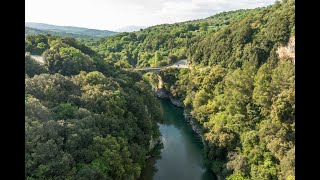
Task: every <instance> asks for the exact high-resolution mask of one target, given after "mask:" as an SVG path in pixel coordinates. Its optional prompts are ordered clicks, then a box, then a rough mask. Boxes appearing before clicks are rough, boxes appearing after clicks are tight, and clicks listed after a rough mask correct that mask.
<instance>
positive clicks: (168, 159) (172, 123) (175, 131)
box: [140, 100, 216, 180]
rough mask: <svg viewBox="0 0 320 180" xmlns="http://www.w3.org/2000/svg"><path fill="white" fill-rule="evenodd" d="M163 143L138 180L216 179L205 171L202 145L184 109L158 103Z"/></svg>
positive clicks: (166, 102) (165, 102)
mask: <svg viewBox="0 0 320 180" xmlns="http://www.w3.org/2000/svg"><path fill="white" fill-rule="evenodd" d="M160 105H161V113H162V114H163V117H164V123H162V124H159V126H160V132H161V139H162V142H163V144H162V145H159V146H157V147H156V148H155V150H154V151H153V152H152V154H151V155H152V157H151V158H150V159H149V160H148V162H147V166H146V168H144V169H143V171H142V173H141V178H140V180H216V178H215V176H214V175H213V174H212V173H211V172H210V171H209V170H208V169H206V168H205V166H204V156H203V151H202V148H203V145H202V143H201V141H200V139H199V138H197V137H196V135H195V134H194V133H193V131H192V128H191V125H190V124H188V123H187V122H186V121H185V119H184V116H183V109H182V108H178V107H175V106H174V105H172V104H171V102H170V101H166V100H160Z"/></svg>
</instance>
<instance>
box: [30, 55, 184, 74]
mask: <svg viewBox="0 0 320 180" xmlns="http://www.w3.org/2000/svg"><path fill="white" fill-rule="evenodd" d="M31 57H32V58H33V59H35V60H36V61H38V62H39V63H40V64H44V60H43V57H42V56H37V55H31ZM171 67H174V68H189V66H188V65H187V60H186V59H183V60H180V61H178V62H176V63H174V64H172V65H170V66H163V67H150V68H134V69H133V70H134V71H139V70H140V71H141V70H147V71H149V70H155V71H158V70H161V69H164V68H171Z"/></svg>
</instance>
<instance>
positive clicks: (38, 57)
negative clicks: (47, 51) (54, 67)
mask: <svg viewBox="0 0 320 180" xmlns="http://www.w3.org/2000/svg"><path fill="white" fill-rule="evenodd" d="M31 57H32V58H33V59H34V60H36V61H38V62H39V63H40V64H44V60H43V57H42V56H38V55H31Z"/></svg>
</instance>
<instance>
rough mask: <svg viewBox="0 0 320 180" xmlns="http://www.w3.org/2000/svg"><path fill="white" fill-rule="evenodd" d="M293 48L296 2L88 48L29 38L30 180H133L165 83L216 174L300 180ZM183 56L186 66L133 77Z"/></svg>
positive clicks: (152, 133) (153, 131) (238, 179)
mask: <svg viewBox="0 0 320 180" xmlns="http://www.w3.org/2000/svg"><path fill="white" fill-rule="evenodd" d="M294 48H295V1H294V0H288V1H282V2H279V1H276V2H275V3H274V4H273V5H271V6H268V7H262V8H255V9H246V10H236V11H230V12H222V13H219V14H216V15H214V16H211V17H208V18H205V19H199V20H194V21H188V22H182V23H175V24H162V25H157V26H153V27H149V28H146V29H143V30H139V31H136V32H124V33H119V34H115V35H113V36H110V37H104V38H101V39H98V40H95V41H86V43H85V44H83V43H81V42H80V41H78V40H75V39H73V38H61V37H57V36H52V35H42V34H37V35H27V36H26V38H25V51H26V52H27V53H26V56H25V57H26V58H25V61H26V69H25V71H26V101H25V103H26V149H27V150H26V177H28V178H29V179H50V178H51V177H56V178H58V179H81V178H82V179H90V178H93V179H136V178H137V177H138V176H139V175H140V172H141V169H142V168H143V167H144V165H145V159H144V157H145V155H146V154H147V152H148V145H149V142H150V140H152V138H153V137H159V128H158V126H157V122H158V121H159V120H160V119H161V115H160V112H159V108H158V103H157V101H156V100H155V99H154V98H153V96H152V92H151V86H150V84H152V85H153V87H158V83H159V79H160V78H161V88H162V89H161V90H163V91H164V92H166V93H168V94H169V97H170V98H171V99H172V100H174V102H177V104H182V105H181V106H183V108H184V115H185V116H186V117H188V120H187V121H186V123H187V122H188V121H189V122H190V121H191V122H194V124H196V125H197V130H198V133H199V134H200V135H201V136H200V137H201V138H203V139H202V140H203V144H204V154H205V157H206V163H205V164H206V166H207V167H208V168H209V169H210V170H211V171H212V172H214V173H215V174H216V175H218V177H220V178H221V179H226V180H251V179H252V180H278V179H279V180H294V179H295V50H294ZM29 53H31V54H35V55H42V57H43V59H44V61H45V63H44V65H41V64H38V63H37V61H35V60H34V59H32V58H31V56H30V55H29ZM182 59H187V63H188V67H190V68H181V69H180V68H166V69H162V70H160V72H159V74H155V73H153V72H149V73H147V74H145V75H144V76H142V75H141V74H138V73H134V72H131V71H130V70H128V69H130V68H132V67H137V68H141V67H158V66H166V65H168V64H174V63H175V62H178V61H179V60H182ZM159 77H160V78H159ZM143 78H144V79H143ZM148 82H149V83H150V84H148ZM180 123H181V121H180ZM51 154H54V155H55V157H56V158H53V156H51ZM107 162H108V163H107ZM109 162H110V163H109ZM57 172H59V173H57Z"/></svg>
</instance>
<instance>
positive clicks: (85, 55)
mask: <svg viewBox="0 0 320 180" xmlns="http://www.w3.org/2000/svg"><path fill="white" fill-rule="evenodd" d="M29 42H30V44H29ZM35 43H37V46H33V45H34V44H35ZM27 50H29V52H26V54H25V62H26V65H25V73H26V75H25V166H26V172H25V173H26V175H25V176H26V179H28V180H31V179H57V180H58V179H59V180H61V179H125V180H127V179H136V178H137V177H139V174H140V172H141V169H142V168H143V167H144V165H145V155H146V154H147V153H148V151H149V141H150V140H151V138H157V137H158V136H159V129H158V125H157V124H156V122H157V121H159V120H161V117H160V115H159V109H158V108H159V107H158V105H157V102H156V101H155V99H154V98H152V92H151V91H150V87H149V85H148V84H147V83H145V82H144V81H143V79H142V77H141V75H139V74H138V73H134V72H127V71H122V70H121V69H119V68H115V67H114V65H112V64H110V63H108V62H105V61H103V60H101V59H99V57H98V56H97V55H96V54H95V52H94V51H92V50H91V49H90V48H89V47H86V46H85V45H83V44H81V43H80V42H78V41H75V40H74V39H68V38H66V39H65V38H60V37H54V36H46V35H37V36H28V37H27V38H26V51H27ZM30 52H33V53H36V54H40V53H43V57H44V60H45V63H44V65H42V64H39V63H38V62H37V61H35V60H34V59H33V58H32V57H31V56H30Z"/></svg>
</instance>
